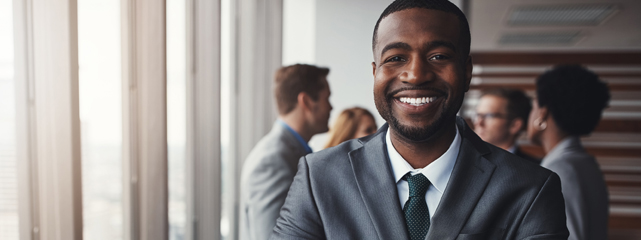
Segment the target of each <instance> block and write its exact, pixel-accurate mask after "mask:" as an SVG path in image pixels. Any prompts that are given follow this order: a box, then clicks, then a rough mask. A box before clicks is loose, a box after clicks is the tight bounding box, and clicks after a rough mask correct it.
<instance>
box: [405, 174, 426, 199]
mask: <svg viewBox="0 0 641 240" xmlns="http://www.w3.org/2000/svg"><path fill="white" fill-rule="evenodd" d="M403 179H405V180H406V181H407V183H408V184H409V187H410V197H425V193H427V189H428V188H429V187H430V180H428V179H427V178H426V177H425V175H423V174H422V173H419V174H416V175H414V176H412V174H411V173H407V174H405V176H403Z"/></svg>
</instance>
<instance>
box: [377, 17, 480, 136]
mask: <svg viewBox="0 0 641 240" xmlns="http://www.w3.org/2000/svg"><path fill="white" fill-rule="evenodd" d="M377 38H378V39H377V41H376V46H375V47H374V63H372V66H373V68H374V100H375V103H376V108H377V109H378V112H379V113H380V114H381V116H382V117H383V118H384V119H385V120H387V122H389V123H390V126H391V127H392V128H393V129H394V130H395V131H396V132H398V133H399V134H400V135H401V136H403V137H404V138H406V139H408V140H411V141H417V142H418V141H426V140H429V139H430V137H431V136H432V135H433V134H434V133H435V132H437V131H439V130H441V129H443V128H444V127H445V126H446V125H447V124H452V123H453V122H454V121H455V117H456V112H457V111H458V109H459V108H460V107H461V104H462V103H463V96H464V93H465V92H466V91H467V89H468V87H469V83H470V79H471V74H472V62H471V60H470V59H469V58H468V56H463V54H461V52H460V51H462V47H460V46H459V43H460V42H461V41H460V38H461V36H460V30H459V20H458V18H457V17H456V15H454V14H451V13H445V12H442V11H437V10H430V9H420V8H413V9H406V10H402V11H399V12H395V13H392V14H390V15H389V16H387V17H385V18H384V19H383V20H381V22H380V24H379V28H378V35H377Z"/></svg>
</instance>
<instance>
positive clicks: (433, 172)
mask: <svg viewBox="0 0 641 240" xmlns="http://www.w3.org/2000/svg"><path fill="white" fill-rule="evenodd" d="M455 128H456V136H455V137H454V141H452V144H450V147H449V148H448V149H447V151H445V153H443V155H441V156H440V157H439V158H437V159H436V160H434V161H433V162H432V163H430V164H429V165H427V166H426V167H425V168H422V169H414V168H413V167H412V166H411V165H410V164H409V163H408V162H407V161H405V159H403V157H402V156H401V155H400V154H399V153H398V151H396V148H394V146H393V145H392V141H391V140H390V130H389V129H388V130H387V134H386V136H385V144H386V145H387V153H388V154H389V159H390V163H391V165H392V171H393V173H394V179H395V180H396V189H397V190H398V199H399V200H400V203H401V209H402V208H403V206H405V202H407V200H408V199H409V195H410V192H409V191H410V190H409V185H408V183H407V181H405V180H403V179H402V178H403V176H405V174H407V173H408V172H411V174H412V176H413V175H416V174H419V173H422V174H423V175H425V177H427V179H428V180H430V182H431V183H432V184H431V185H430V187H429V188H428V189H427V193H426V194H425V201H426V202H427V207H428V209H429V211H430V218H432V216H434V213H435V212H436V208H438V204H439V203H440V202H441V197H442V196H443V192H445V187H447V183H448V182H449V181H450V175H452V169H453V168H454V163H456V159H457V158H458V154H459V149H460V148H461V136H460V135H459V130H458V127H455Z"/></svg>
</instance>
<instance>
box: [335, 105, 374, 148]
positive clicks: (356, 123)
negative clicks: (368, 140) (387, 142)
mask: <svg viewBox="0 0 641 240" xmlns="http://www.w3.org/2000/svg"><path fill="white" fill-rule="evenodd" d="M376 130H377V128H376V120H375V119H374V115H372V113H370V112H369V111H367V109H364V108H360V107H354V108H348V109H345V110H343V112H341V114H340V115H338V118H337V119H336V121H335V122H334V125H333V126H332V127H331V128H330V130H329V141H327V144H326V145H325V148H330V147H333V146H336V145H338V144H340V143H342V142H344V141H347V140H350V139H354V138H361V137H365V136H367V135H370V134H373V133H375V132H376Z"/></svg>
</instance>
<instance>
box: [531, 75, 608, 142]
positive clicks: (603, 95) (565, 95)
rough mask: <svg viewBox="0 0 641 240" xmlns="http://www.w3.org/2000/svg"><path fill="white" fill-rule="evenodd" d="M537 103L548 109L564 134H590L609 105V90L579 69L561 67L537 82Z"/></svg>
mask: <svg viewBox="0 0 641 240" xmlns="http://www.w3.org/2000/svg"><path fill="white" fill-rule="evenodd" d="M536 95H537V98H538V100H537V103H538V104H539V106H540V107H547V108H548V111H549V113H551V115H552V118H553V119H554V121H555V122H556V123H557V125H559V128H561V130H563V131H564V132H566V133H568V134H570V135H575V136H582V135H587V134H590V133H591V132H592V131H593V130H594V128H596V126H597V124H599V121H600V120H601V115H602V113H603V109H605V108H606V107H607V106H608V102H609V101H610V90H609V89H608V86H607V85H606V84H605V83H604V82H602V81H601V80H599V76H597V75H596V74H595V73H593V72H592V71H589V70H588V69H586V68H584V67H581V66H579V65H560V66H556V67H554V68H553V69H552V70H550V71H547V72H545V73H543V74H542V75H541V76H539V77H538V78H537V79H536Z"/></svg>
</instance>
